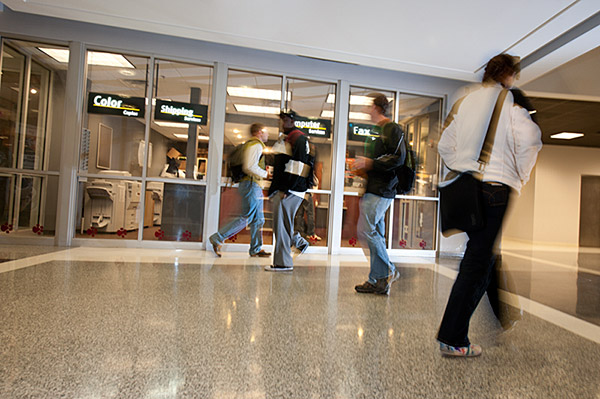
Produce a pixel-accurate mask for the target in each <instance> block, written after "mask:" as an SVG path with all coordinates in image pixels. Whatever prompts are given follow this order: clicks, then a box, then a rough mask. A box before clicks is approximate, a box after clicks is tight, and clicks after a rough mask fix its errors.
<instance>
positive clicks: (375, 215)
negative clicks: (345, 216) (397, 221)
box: [353, 93, 406, 295]
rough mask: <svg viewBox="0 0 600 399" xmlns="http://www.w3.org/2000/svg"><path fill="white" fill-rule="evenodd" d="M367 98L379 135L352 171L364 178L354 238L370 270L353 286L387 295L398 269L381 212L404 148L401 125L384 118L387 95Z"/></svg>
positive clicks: (391, 194)
mask: <svg viewBox="0 0 600 399" xmlns="http://www.w3.org/2000/svg"><path fill="white" fill-rule="evenodd" d="M369 97H371V98H372V99H373V103H372V105H370V106H369V107H368V109H367V110H366V112H368V113H369V115H370V116H371V121H372V122H373V123H375V124H376V125H377V127H378V128H379V130H380V132H381V134H380V135H379V137H377V138H376V139H375V140H374V141H373V143H372V145H371V147H370V149H369V150H368V151H367V153H366V154H365V155H367V156H368V157H358V158H357V159H356V160H355V161H354V164H353V168H354V171H355V173H356V174H358V175H362V176H365V177H366V179H367V184H366V190H365V194H364V195H363V197H362V198H361V200H360V215H359V217H358V237H359V239H360V241H361V243H362V244H363V245H364V244H365V243H366V244H367V246H368V249H369V252H370V262H371V270H370V272H369V278H368V280H367V281H365V282H364V283H363V284H360V285H357V286H355V287H354V289H355V290H356V292H360V293H367V294H380V295H389V292H390V287H391V284H392V283H393V282H394V281H395V280H396V279H397V278H398V277H399V272H398V271H397V270H396V267H395V266H394V264H393V263H392V262H390V258H389V256H388V253H387V248H386V244H385V213H386V212H387V210H388V208H389V207H390V205H391V204H392V202H393V201H394V197H395V196H396V187H397V185H398V178H397V177H396V172H395V170H396V169H397V168H398V167H400V166H401V165H402V164H403V163H404V158H405V157H406V149H405V146H404V145H403V143H402V140H404V132H403V131H402V128H401V127H400V126H399V125H398V124H397V123H394V122H392V121H391V120H390V119H389V118H388V115H389V108H390V103H389V101H388V99H387V97H386V96H385V95H383V94H381V93H372V94H370V95H369Z"/></svg>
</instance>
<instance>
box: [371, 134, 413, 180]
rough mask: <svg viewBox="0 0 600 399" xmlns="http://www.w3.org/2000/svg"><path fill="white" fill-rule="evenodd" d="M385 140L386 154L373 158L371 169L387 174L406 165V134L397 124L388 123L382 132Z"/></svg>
mask: <svg viewBox="0 0 600 399" xmlns="http://www.w3.org/2000/svg"><path fill="white" fill-rule="evenodd" d="M382 136H385V137H382V139H384V143H385V146H384V153H383V154H380V155H379V156H376V157H375V158H373V162H372V165H371V169H372V170H374V171H376V172H387V171H390V170H394V169H396V168H398V167H399V166H401V165H402V164H403V163H404V159H405V158H406V148H405V146H404V143H403V142H402V141H403V140H404V132H403V131H402V129H401V128H400V126H398V125H397V124H396V123H388V124H387V125H385V127H384V129H383V132H382Z"/></svg>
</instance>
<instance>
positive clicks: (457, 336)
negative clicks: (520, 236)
mask: <svg viewBox="0 0 600 399" xmlns="http://www.w3.org/2000/svg"><path fill="white" fill-rule="evenodd" d="M481 190H482V197H483V203H484V208H483V209H484V218H485V227H484V228H483V229H481V230H478V231H474V232H470V233H467V235H468V236H469V241H468V242H467V249H466V251H465V256H464V257H463V259H462V261H461V262H460V270H459V272H458V276H457V277H456V281H455V282H454V286H452V291H451V292H450V298H449V299H448V304H447V305H446V311H445V312H444V317H443V318H442V324H441V325H440V330H439V332H438V340H439V341H440V342H443V343H445V344H447V345H452V346H468V345H469V343H470V342H469V337H468V334H469V321H470V320H471V316H472V315H473V312H474V311H475V308H476V307H477V305H478V304H479V301H480V300H481V298H482V297H483V294H484V293H485V291H486V290H487V288H488V285H489V283H490V276H491V273H492V272H493V270H494V262H492V256H493V251H494V244H495V242H496V238H497V237H498V233H499V232H500V228H501V227H502V220H503V219H504V214H505V213H506V208H507V206H508V200H509V197H510V190H511V189H510V187H508V186H506V185H504V184H502V185H501V184H498V183H496V184H489V183H484V184H482V189H481Z"/></svg>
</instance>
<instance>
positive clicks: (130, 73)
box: [119, 69, 135, 76]
mask: <svg viewBox="0 0 600 399" xmlns="http://www.w3.org/2000/svg"><path fill="white" fill-rule="evenodd" d="M119 73H120V74H121V75H124V76H134V75H135V71H131V70H129V69H121V70H120V71H119Z"/></svg>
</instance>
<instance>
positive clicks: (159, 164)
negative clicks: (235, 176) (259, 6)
mask: <svg viewBox="0 0 600 399" xmlns="http://www.w3.org/2000/svg"><path fill="white" fill-rule="evenodd" d="M212 73H213V68H212V67H206V66H201V65H195V64H188V63H181V62H174V61H168V60H156V61H155V64H154V76H155V77H154V82H155V88H154V98H153V100H152V104H153V111H152V124H151V127H150V140H149V142H150V148H149V150H150V154H149V156H148V164H147V165H148V168H147V176H148V181H147V182H146V191H145V195H144V198H145V199H144V216H143V217H144V234H143V239H144V240H162V241H196V242H198V241H202V229H203V226H204V207H205V196H206V187H205V186H204V184H205V183H206V176H207V173H208V170H207V163H208V146H209V141H208V136H209V128H210V120H209V114H210V98H211V91H212ZM154 178H161V179H164V178H167V179H172V181H173V183H165V182H164V181H159V180H158V179H156V180H154ZM189 180H195V181H196V182H197V183H199V184H185V182H186V181H189Z"/></svg>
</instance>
